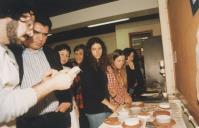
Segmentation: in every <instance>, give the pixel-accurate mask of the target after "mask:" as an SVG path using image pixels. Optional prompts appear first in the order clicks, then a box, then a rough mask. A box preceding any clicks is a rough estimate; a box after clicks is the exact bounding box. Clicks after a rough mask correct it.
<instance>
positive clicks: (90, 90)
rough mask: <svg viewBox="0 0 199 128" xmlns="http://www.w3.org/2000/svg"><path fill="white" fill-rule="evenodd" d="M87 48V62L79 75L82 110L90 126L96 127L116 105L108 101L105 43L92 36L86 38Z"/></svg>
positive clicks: (91, 127)
mask: <svg viewBox="0 0 199 128" xmlns="http://www.w3.org/2000/svg"><path fill="white" fill-rule="evenodd" d="M87 49H88V55H89V61H88V62H89V64H88V65H87V67H86V69H85V70H84V71H83V73H82V75H81V81H82V94H83V101H84V110H85V113H86V116H87V118H88V120H89V125H90V128H97V127H99V126H100V125H101V124H102V122H103V120H104V119H105V118H106V117H107V116H108V115H109V114H110V111H111V110H112V111H115V109H116V107H115V106H113V105H111V104H110V102H109V101H108V89H107V76H106V68H107V53H106V46H105V44H104V42H103V41H102V40H101V39H100V38H98V37H94V38H91V39H89V40H88V42H87Z"/></svg>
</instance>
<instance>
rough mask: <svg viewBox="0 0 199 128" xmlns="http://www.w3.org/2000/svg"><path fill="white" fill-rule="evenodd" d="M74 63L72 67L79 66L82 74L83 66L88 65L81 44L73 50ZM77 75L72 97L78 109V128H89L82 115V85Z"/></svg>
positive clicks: (86, 56)
mask: <svg viewBox="0 0 199 128" xmlns="http://www.w3.org/2000/svg"><path fill="white" fill-rule="evenodd" d="M73 51H74V57H75V60H74V63H73V66H79V67H80V69H81V70H82V72H80V74H82V73H83V72H84V69H85V66H86V65H87V63H88V54H87V50H86V46H85V45H83V44H80V45H77V46H75V48H74V50H73ZM80 74H79V75H78V76H77V77H76V78H75V80H74V91H73V92H74V97H75V101H76V103H77V106H78V108H79V123H80V128H89V124H88V119H87V117H86V116H85V113H84V110H83V109H84V105H83V96H82V84H81V81H80V80H81V77H80V76H81V75H80Z"/></svg>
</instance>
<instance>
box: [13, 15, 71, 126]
mask: <svg viewBox="0 0 199 128" xmlns="http://www.w3.org/2000/svg"><path fill="white" fill-rule="evenodd" d="M51 26H52V23H51V21H50V19H49V17H47V16H44V15H41V14H36V16H35V23H34V27H33V33H34V34H33V36H32V38H29V39H27V40H26V41H25V42H23V44H24V47H16V46H13V45H11V46H10V49H11V50H12V51H13V53H14V54H15V57H16V60H17V62H18V65H19V72H20V78H21V85H20V88H22V89H23V88H29V87H32V85H34V84H35V83H38V82H39V81H41V79H42V77H43V74H44V73H45V72H47V71H48V70H50V69H56V70H62V69H63V68H62V65H61V63H60V62H59V59H58V58H57V56H56V53H55V52H54V51H53V50H52V49H50V48H49V47H48V46H47V45H45V43H46V40H47V35H48V33H49V31H50V30H51ZM63 93H64V92H63V91H55V92H53V93H51V94H49V95H48V96H46V97H45V98H43V100H42V101H40V102H39V103H38V104H37V105H35V106H34V107H32V108H31V109H30V110H29V111H28V112H27V113H26V114H24V115H23V116H21V117H20V118H18V119H17V127H18V128H43V127H48V128H51V127H55V126H57V127H59V128H62V127H63V128H66V126H67V125H68V126H70V115H68V116H65V114H64V113H61V112H60V111H59V109H58V106H59V108H61V109H64V107H66V105H65V102H67V101H68V96H67V95H66V96H65V94H64V95H63ZM60 96H61V97H60ZM63 96H64V97H63ZM69 98H70V97H69ZM53 117H56V118H53ZM66 120H67V121H66Z"/></svg>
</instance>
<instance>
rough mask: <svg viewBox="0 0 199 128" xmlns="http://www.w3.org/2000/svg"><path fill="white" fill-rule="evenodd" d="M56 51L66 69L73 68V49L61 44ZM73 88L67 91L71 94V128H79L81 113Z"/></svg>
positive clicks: (69, 105) (69, 104)
mask: <svg viewBox="0 0 199 128" xmlns="http://www.w3.org/2000/svg"><path fill="white" fill-rule="evenodd" d="M54 50H55V51H56V52H57V53H58V54H59V58H60V62H61V64H62V66H63V68H64V69H68V70H70V69H71V68H72V63H70V62H69V58H70V53H71V49H70V47H69V46H68V45H67V44H60V45H57V46H55V48H54ZM73 88H74V86H72V87H71V89H70V90H67V92H66V94H70V102H67V103H66V105H67V106H68V108H71V109H70V110H71V112H70V116H71V128H79V127H80V126H79V111H78V108H77V105H76V102H75V97H74V94H73Z"/></svg>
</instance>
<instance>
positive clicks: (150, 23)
mask: <svg viewBox="0 0 199 128" xmlns="http://www.w3.org/2000/svg"><path fill="white" fill-rule="evenodd" d="M148 30H152V31H153V35H154V36H158V35H161V30H160V22H159V19H157V20H147V21H142V22H133V23H128V24H121V25H117V26H116V41H117V42H116V43H117V44H116V46H117V48H121V49H124V48H126V47H129V44H130V43H129V33H132V32H142V31H148Z"/></svg>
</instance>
